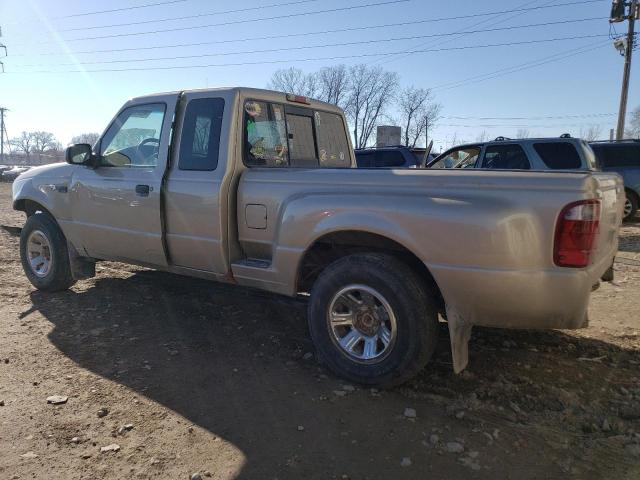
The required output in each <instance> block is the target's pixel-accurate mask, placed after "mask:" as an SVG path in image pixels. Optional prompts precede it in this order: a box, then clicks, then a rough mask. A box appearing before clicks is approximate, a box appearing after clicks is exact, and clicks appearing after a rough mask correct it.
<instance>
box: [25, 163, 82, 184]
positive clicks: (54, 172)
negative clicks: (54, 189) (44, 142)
mask: <svg viewBox="0 0 640 480" xmlns="http://www.w3.org/2000/svg"><path fill="white" fill-rule="evenodd" d="M73 167H74V166H73V165H69V164H68V163H50V164H49V165H41V166H39V167H35V168H32V169H31V170H28V171H26V172H24V173H21V174H20V175H19V176H18V178H17V181H21V180H27V179H34V180H36V181H39V180H40V179H51V178H58V179H62V178H69V177H71V172H72V171H73Z"/></svg>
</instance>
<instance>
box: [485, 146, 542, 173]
mask: <svg viewBox="0 0 640 480" xmlns="http://www.w3.org/2000/svg"><path fill="white" fill-rule="evenodd" d="M482 168H493V169H500V170H530V169H531V165H530V164H529V160H528V159H527V155H526V153H524V150H522V147H521V146H520V145H517V144H515V143H514V144H507V145H490V146H488V147H487V149H486V151H485V154H484V162H483V164H482Z"/></svg>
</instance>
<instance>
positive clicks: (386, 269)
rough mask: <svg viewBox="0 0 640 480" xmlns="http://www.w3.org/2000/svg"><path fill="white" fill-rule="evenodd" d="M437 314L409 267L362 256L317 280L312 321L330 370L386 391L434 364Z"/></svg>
mask: <svg viewBox="0 0 640 480" xmlns="http://www.w3.org/2000/svg"><path fill="white" fill-rule="evenodd" d="M341 292H344V293H343V294H342V295H341ZM372 298H373V305H374V306H373V308H370V305H371V304H372V301H371V300H372ZM358 300H359V301H358ZM367 305H369V306H367ZM387 309H390V310H391V311H390V312H387ZM385 312H386V313H385ZM437 312H438V311H437V305H436V302H435V301H434V299H433V298H432V297H431V296H430V295H429V293H428V291H427V289H426V287H425V284H424V282H423V280H422V279H421V278H420V277H419V276H418V275H417V274H416V273H415V272H414V271H413V270H412V269H411V268H409V266H408V265H406V264H405V263H404V262H402V261H400V260H398V259H397V258H395V257H393V256H391V255H387V254H380V253H362V254H353V255H349V256H347V257H343V258H341V259H339V260H336V261H335V262H334V263H332V264H331V265H329V266H328V267H327V268H326V269H325V270H324V271H323V272H322V273H321V274H320V276H319V277H318V279H317V280H316V282H315V284H314V286H313V288H312V291H311V300H310V302H309V311H308V321H309V330H310V332H311V338H312V340H313V343H314V345H315V347H316V350H317V355H318V358H319V360H320V361H321V362H322V363H324V364H326V365H327V366H328V367H329V369H331V370H332V371H333V372H334V373H336V374H337V375H339V376H341V377H343V378H345V379H347V380H349V381H352V382H355V383H360V384H364V385H369V386H377V387H384V388H387V387H392V386H395V385H399V384H401V383H403V382H405V381H407V380H408V379H410V378H411V377H413V376H414V375H416V374H417V373H418V372H419V371H420V370H422V368H424V366H425V365H426V364H427V362H428V361H429V359H430V358H431V356H432V354H433V351H434V350H435V346H436V343H437V340H438V313H437ZM330 318H334V319H335V321H336V322H338V323H332V321H331V320H330ZM349 318H351V321H352V322H351V325H348V322H349ZM392 319H393V320H394V321H395V330H394V329H393V322H392V321H391V320H392ZM343 322H346V325H342V323H343ZM335 325H338V326H335ZM383 326H384V327H386V329H385V328H383ZM374 331H376V333H375V334H373V332H374ZM394 332H395V333H394ZM358 335H359V336H360V337H362V338H361V339H360V340H358V341H357V343H356V341H355V340H353V339H355V338H356V337H357V336H358ZM383 337H384V338H385V339H386V340H387V342H386V343H385V342H383ZM372 339H377V340H372ZM351 340H353V343H351ZM341 342H342V343H343V344H344V345H346V347H342V346H340V343H341ZM368 346H369V348H368V349H367V347H368ZM347 348H350V351H347ZM372 353H373V354H374V355H375V354H377V355H378V356H377V357H372V356H371V354H372Z"/></svg>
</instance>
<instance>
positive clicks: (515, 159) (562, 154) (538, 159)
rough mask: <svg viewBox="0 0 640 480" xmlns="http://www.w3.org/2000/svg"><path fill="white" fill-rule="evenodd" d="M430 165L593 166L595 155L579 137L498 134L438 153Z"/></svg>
mask: <svg viewBox="0 0 640 480" xmlns="http://www.w3.org/2000/svg"><path fill="white" fill-rule="evenodd" d="M427 168H488V169H498V170H594V169H596V168H597V164H596V160H595V155H594V153H593V151H592V150H591V148H590V147H589V144H588V143H587V142H586V141H584V140H582V139H580V138H571V137H570V136H568V135H566V134H565V135H562V136H561V137H559V138H518V139H511V138H506V137H498V138H496V139H495V140H494V141H491V142H480V143H471V144H466V145H458V146H456V147H453V148H451V149H449V150H447V151H446V152H444V153H442V154H441V155H439V156H438V157H436V158H435V159H434V160H433V161H431V162H430V163H428V164H427Z"/></svg>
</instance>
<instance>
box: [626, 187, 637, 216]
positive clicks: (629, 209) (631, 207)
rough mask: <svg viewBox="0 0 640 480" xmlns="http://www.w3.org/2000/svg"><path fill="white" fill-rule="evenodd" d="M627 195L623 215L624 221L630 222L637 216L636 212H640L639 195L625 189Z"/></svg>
mask: <svg viewBox="0 0 640 480" xmlns="http://www.w3.org/2000/svg"><path fill="white" fill-rule="evenodd" d="M624 193H625V195H626V197H627V198H626V202H628V203H626V204H625V213H624V217H623V219H622V220H623V221H625V222H630V221H632V220H633V219H634V218H635V217H636V213H638V196H637V195H636V194H635V193H633V192H630V191H629V190H625V192H624Z"/></svg>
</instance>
